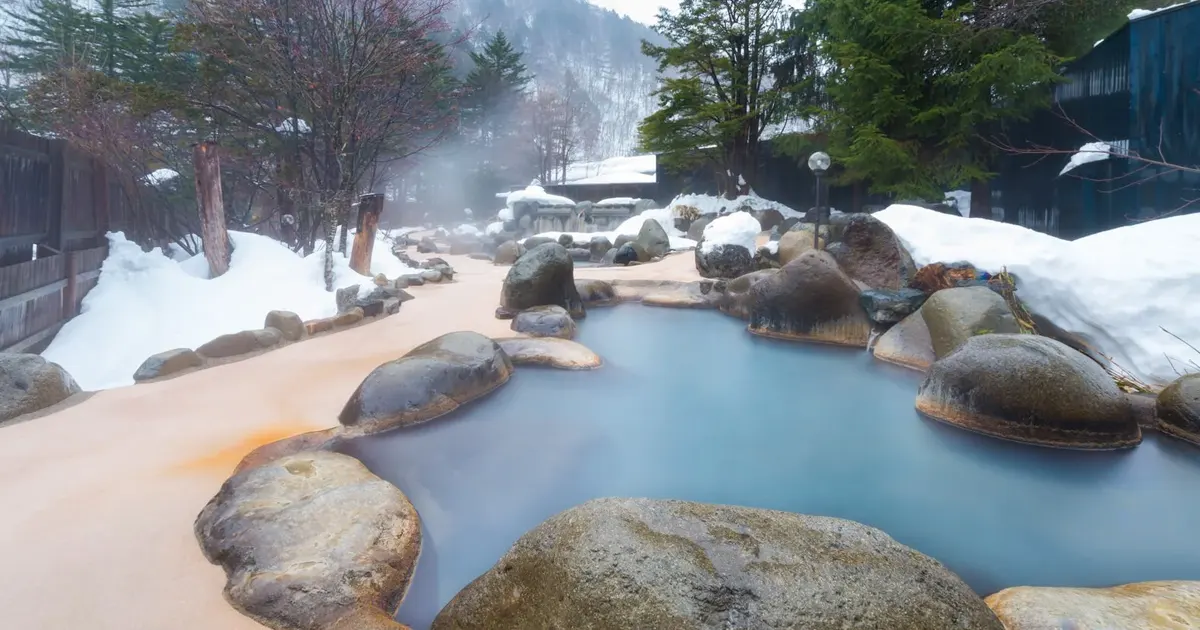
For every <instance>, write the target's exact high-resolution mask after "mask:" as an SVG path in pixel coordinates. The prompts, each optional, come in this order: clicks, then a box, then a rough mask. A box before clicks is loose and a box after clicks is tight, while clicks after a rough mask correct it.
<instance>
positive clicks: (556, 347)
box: [496, 337, 604, 370]
mask: <svg viewBox="0 0 1200 630" xmlns="http://www.w3.org/2000/svg"><path fill="white" fill-rule="evenodd" d="M496 343H498V344H500V347H501V348H503V349H504V352H505V354H507V355H508V358H509V359H510V360H511V361H512V363H513V365H536V366H542V367H552V368H557V369H560V370H594V369H596V368H598V367H600V366H601V365H603V364H604V362H603V361H602V360H601V359H600V355H598V354H596V353H595V352H592V350H591V349H589V348H588V347H587V346H585V345H583V344H581V343H578V342H575V341H570V340H567V339H559V338H556V337H510V338H505V339H497V340H496Z"/></svg>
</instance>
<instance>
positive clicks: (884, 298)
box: [859, 289, 926, 326]
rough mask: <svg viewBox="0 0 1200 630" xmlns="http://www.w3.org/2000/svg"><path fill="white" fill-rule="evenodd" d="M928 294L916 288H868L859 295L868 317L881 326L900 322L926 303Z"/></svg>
mask: <svg viewBox="0 0 1200 630" xmlns="http://www.w3.org/2000/svg"><path fill="white" fill-rule="evenodd" d="M925 299H926V296H925V294H924V293H922V292H920V291H918V290H916V289H898V290H886V289H868V290H866V291H863V292H862V295H860V296H859V302H861V303H862V306H863V310H865V311H866V312H867V317H868V318H869V319H870V320H871V321H872V322H875V323H876V324H879V325H881V326H891V325H892V324H898V323H900V321H902V320H903V319H904V318H905V317H908V316H909V315H912V314H913V313H915V312H917V310H918V309H920V308H921V305H922V304H924V303H925Z"/></svg>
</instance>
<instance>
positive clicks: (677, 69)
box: [638, 0, 792, 195]
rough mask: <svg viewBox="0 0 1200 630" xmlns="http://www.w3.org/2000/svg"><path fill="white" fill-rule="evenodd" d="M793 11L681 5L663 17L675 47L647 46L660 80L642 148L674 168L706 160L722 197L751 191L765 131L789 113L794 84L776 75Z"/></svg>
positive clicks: (716, 1)
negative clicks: (654, 110)
mask: <svg viewBox="0 0 1200 630" xmlns="http://www.w3.org/2000/svg"><path fill="white" fill-rule="evenodd" d="M790 13H791V10H790V9H788V8H787V7H786V6H785V5H784V3H783V0H741V1H739V2H728V1H727V0H683V1H682V2H681V3H680V5H679V10H678V12H676V13H670V12H668V11H665V10H664V11H662V12H660V13H659V17H658V24H657V26H655V30H656V31H658V33H660V34H661V35H663V36H664V37H666V38H667V40H669V42H670V43H669V44H668V45H665V46H655V45H652V44H650V43H648V42H643V43H642V50H643V52H645V53H646V54H647V55H649V56H651V57H653V58H654V59H655V60H657V61H658V64H659V72H660V74H662V75H663V77H662V82H663V83H662V88H661V89H659V91H658V92H657V94H658V100H659V109H658V111H656V112H655V113H653V114H651V115H650V116H649V117H647V118H646V119H645V120H644V121H643V122H642V124H641V125H640V126H639V128H638V135H639V137H640V140H641V146H642V149H643V150H645V151H649V152H654V153H658V154H659V159H660V160H661V161H662V163H663V164H664V165H665V166H667V167H669V168H676V169H680V168H688V167H691V166H694V165H696V164H697V162H703V161H707V162H709V164H710V165H711V166H712V167H713V170H714V171H715V174H716V175H717V178H718V182H719V183H720V187H721V189H722V192H724V193H726V194H729V195H734V194H745V193H747V192H749V191H750V189H751V187H752V186H753V184H754V182H755V175H756V170H757V169H756V165H757V158H758V153H759V141H760V139H761V137H762V133H763V131H764V130H765V129H766V128H767V127H768V125H770V124H772V123H775V122H778V121H779V120H780V119H782V118H783V117H784V116H785V115H786V114H787V108H788V99H787V94H788V93H789V91H790V90H791V89H792V86H791V85H789V84H787V83H785V82H782V81H779V80H777V78H776V77H775V76H774V74H773V72H772V70H773V68H774V67H775V66H776V65H777V64H778V63H779V62H780V61H781V60H782V58H783V55H784V54H785V48H784V46H783V43H784V42H785V41H786V39H787V37H788V34H789V31H788V28H789V24H788V16H789V15H790ZM710 146H715V147H716V148H715V149H712V150H704V151H702V152H701V151H697V150H696V148H697V147H710Z"/></svg>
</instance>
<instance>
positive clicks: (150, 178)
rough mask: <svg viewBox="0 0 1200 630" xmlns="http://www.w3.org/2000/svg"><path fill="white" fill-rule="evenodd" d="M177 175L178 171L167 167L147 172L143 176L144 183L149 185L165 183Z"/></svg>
mask: <svg viewBox="0 0 1200 630" xmlns="http://www.w3.org/2000/svg"><path fill="white" fill-rule="evenodd" d="M177 177H179V171H173V170H171V169H169V168H160V169H157V170H154V171H151V172H150V173H148V174H147V175H146V177H145V180H146V183H147V184H150V185H151V186H158V185H161V184H165V183H167V182H169V181H171V180H173V179H175V178H177Z"/></svg>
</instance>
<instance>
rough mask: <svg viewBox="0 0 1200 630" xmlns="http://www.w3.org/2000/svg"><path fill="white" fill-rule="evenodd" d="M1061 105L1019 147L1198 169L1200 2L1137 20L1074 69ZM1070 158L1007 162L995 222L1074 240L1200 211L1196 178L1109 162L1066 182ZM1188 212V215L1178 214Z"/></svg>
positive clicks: (997, 187)
mask: <svg viewBox="0 0 1200 630" xmlns="http://www.w3.org/2000/svg"><path fill="white" fill-rule="evenodd" d="M1064 74H1065V76H1066V78H1067V79H1068V82H1066V83H1063V84H1061V85H1059V86H1057V87H1056V89H1055V100H1056V107H1055V108H1053V109H1052V110H1051V111H1046V112H1042V113H1040V114H1038V115H1036V116H1034V117H1032V118H1031V119H1030V120H1029V122H1028V123H1024V124H1020V125H1014V126H1012V127H1011V128H1010V129H1009V130H1008V131H1007V133H1006V140H1007V143H1008V144H1011V145H1013V146H1015V147H1018V148H1029V147H1034V146H1044V147H1052V148H1054V149H1059V150H1073V149H1078V148H1079V147H1081V146H1082V145H1084V144H1085V143H1087V142H1093V141H1096V140H1097V139H1099V140H1100V141H1103V142H1105V143H1108V144H1109V145H1110V146H1111V147H1112V149H1113V151H1115V152H1129V153H1130V154H1133V155H1138V156H1141V157H1144V158H1147V159H1150V160H1155V161H1160V162H1164V163H1167V164H1174V165H1182V166H1186V167H1192V168H1195V167H1197V166H1200V2H1193V3H1191V4H1184V5H1181V6H1177V7H1174V8H1170V9H1164V10H1161V11H1157V12H1154V13H1152V14H1150V15H1147V16H1144V17H1140V18H1136V19H1133V20H1131V21H1130V22H1129V23H1128V24H1126V25H1125V26H1124V27H1122V28H1121V29H1120V30H1118V31H1117V32H1116V33H1113V34H1112V35H1110V36H1109V37H1107V38H1106V39H1105V40H1104V41H1103V42H1100V43H1098V44H1097V45H1096V47H1095V48H1094V49H1093V50H1092V51H1091V52H1089V53H1088V54H1086V55H1084V56H1082V57H1080V58H1079V59H1076V60H1075V61H1073V62H1072V63H1070V64H1069V65H1068V66H1067V67H1066V68H1065V72H1064ZM1069 159H1070V155H1067V154H1062V155H1005V156H1003V157H1002V158H1001V159H1000V160H999V161H998V165H997V166H998V168H997V169H996V170H997V171H998V177H997V178H996V180H995V181H994V182H993V186H992V200H991V201H992V207H993V216H994V217H995V218H997V219H1000V220H1003V221H1007V222H1010V223H1019V224H1022V225H1026V226H1028V227H1032V228H1034V229H1038V230H1041V231H1044V232H1048V233H1051V234H1055V235H1057V236H1060V237H1063V238H1077V237H1080V236H1086V235H1088V234H1094V233H1096V232H1099V231H1103V230H1106V229H1110V228H1113V227H1119V226H1122V225H1127V224H1129V223H1131V222H1133V221H1136V220H1144V219H1148V218H1153V217H1156V216H1160V215H1162V214H1165V213H1169V212H1176V211H1180V212H1187V211H1194V210H1195V209H1197V208H1200V204H1198V203H1189V202H1191V201H1192V200H1196V199H1198V198H1200V174H1197V173H1193V172H1187V171H1183V170H1180V169H1177V168H1171V167H1168V166H1160V165H1154V164H1147V163H1145V162H1142V161H1138V160H1133V159H1127V158H1118V157H1113V158H1109V159H1104V160H1100V161H1096V162H1092V163H1088V164H1084V165H1081V166H1078V167H1076V168H1074V169H1072V170H1070V171H1069V172H1067V173H1066V174H1060V173H1061V171H1062V169H1063V167H1065V166H1066V165H1067V163H1068V160H1069ZM1181 208H1182V210H1181Z"/></svg>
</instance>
